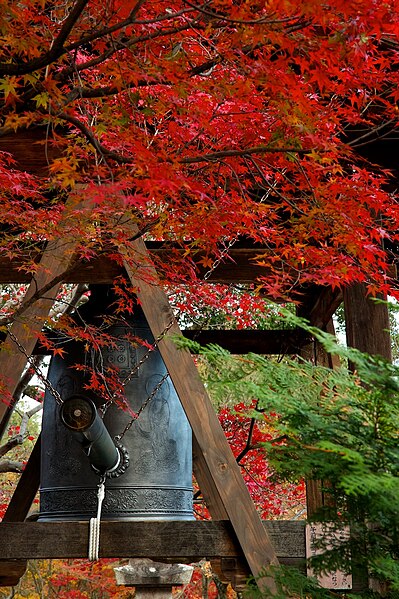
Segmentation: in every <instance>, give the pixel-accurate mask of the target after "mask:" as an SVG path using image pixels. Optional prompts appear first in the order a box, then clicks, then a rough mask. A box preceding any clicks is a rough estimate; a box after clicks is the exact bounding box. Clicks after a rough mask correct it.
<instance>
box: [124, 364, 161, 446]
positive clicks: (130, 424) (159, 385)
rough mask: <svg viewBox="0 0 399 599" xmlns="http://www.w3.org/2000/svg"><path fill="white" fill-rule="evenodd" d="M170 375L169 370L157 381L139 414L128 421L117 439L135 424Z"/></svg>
mask: <svg viewBox="0 0 399 599" xmlns="http://www.w3.org/2000/svg"><path fill="white" fill-rule="evenodd" d="M168 376H169V372H167V373H166V374H164V375H163V377H162V378H161V380H160V381H159V383H157V384H156V385H155V387H154V389H153V390H152V391H151V393H150V395H149V396H148V397H147V399H146V400H145V401H144V403H143V404H142V405H141V406H140V409H139V411H138V412H137V414H135V416H134V418H132V419H131V420H130V422H128V423H127V425H126V426H125V428H124V429H123V431H122V432H121V433H120V434H119V435H116V437H115V439H116V440H117V441H120V440H121V439H122V437H124V435H125V434H126V433H127V432H128V430H130V428H131V427H132V426H133V423H134V422H136V420H137V419H138V418H139V416H140V414H141V413H142V412H143V410H145V408H146V407H147V406H148V404H149V403H150V401H151V400H152V399H153V398H154V397H155V395H156V394H157V393H158V391H159V389H160V388H161V387H162V385H163V384H164V382H165V381H166V379H167V378H168Z"/></svg>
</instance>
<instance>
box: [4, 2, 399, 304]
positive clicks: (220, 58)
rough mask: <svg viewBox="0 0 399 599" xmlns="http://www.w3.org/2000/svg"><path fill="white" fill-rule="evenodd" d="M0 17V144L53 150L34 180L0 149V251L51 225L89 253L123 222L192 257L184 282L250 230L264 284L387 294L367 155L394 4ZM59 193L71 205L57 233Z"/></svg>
mask: <svg viewBox="0 0 399 599" xmlns="http://www.w3.org/2000/svg"><path fill="white" fill-rule="evenodd" d="M0 11H1V13H0V14H1V37H2V44H1V49H0V90H1V94H2V96H3V100H4V104H3V108H2V111H1V112H2V128H1V133H2V134H3V135H5V136H6V137H4V138H3V145H2V146H1V147H3V148H5V149H7V150H11V153H12V151H13V147H14V146H15V144H14V142H15V139H17V137H18V135H19V134H20V132H21V131H22V130H23V129H24V128H28V133H29V132H34V133H35V135H36V136H38V138H39V139H41V142H39V144H38V145H36V146H34V148H33V150H34V152H37V153H39V152H40V151H44V150H45V151H46V157H47V158H48V169H47V171H46V174H45V176H44V175H43V173H41V177H40V178H39V179H38V178H37V177H36V176H34V175H33V174H31V175H28V174H26V173H24V172H20V170H18V163H17V164H15V163H13V161H12V158H11V156H10V155H9V154H7V153H1V155H0V181H1V196H0V202H1V204H0V219H1V225H2V229H3V238H2V243H1V247H2V251H3V252H7V253H8V254H9V255H11V256H15V255H16V253H17V251H18V250H19V249H20V244H21V240H24V241H25V242H26V243H29V244H37V243H39V242H42V241H43V239H51V238H53V237H56V236H59V235H60V229H61V228H62V235H63V236H64V237H65V238H74V239H75V240H77V241H78V242H79V247H80V252H81V255H82V256H83V257H85V258H86V259H91V258H92V257H93V256H94V255H96V254H97V253H98V252H104V251H107V252H110V251H115V249H116V250H117V249H118V247H120V246H121V244H123V245H124V246H125V247H126V246H127V247H129V237H130V236H131V235H130V234H129V232H128V230H127V227H126V226H125V223H126V220H125V218H124V217H128V218H129V219H132V220H133V221H134V222H136V223H138V225H139V229H140V231H141V232H146V235H147V236H150V237H151V238H156V239H162V240H165V242H174V243H175V242H177V243H178V244H180V245H181V246H183V248H184V250H185V258H184V260H185V262H186V266H184V265H183V263H182V260H180V262H178V264H177V266H176V263H175V262H174V263H173V267H172V266H170V264H169V262H168V263H166V264H163V265H162V268H163V271H164V273H165V276H166V277H169V278H170V279H172V280H176V268H177V270H178V272H179V278H181V277H183V275H184V274H185V275H186V276H187V277H188V279H190V278H192V277H195V270H193V269H192V268H191V262H190V259H191V258H192V257H193V256H194V255H195V252H196V251H197V250H199V249H202V250H205V253H206V256H207V258H206V260H208V263H209V264H211V263H212V261H213V259H214V257H217V256H220V253H221V252H223V251H225V253H226V254H228V247H230V246H229V244H231V243H232V242H234V240H236V239H238V238H242V237H244V238H245V239H247V240H249V241H254V242H260V243H261V244H262V245H263V246H264V251H262V252H261V255H260V257H259V261H260V263H261V264H264V266H265V277H264V279H263V281H262V284H263V285H264V287H265V288H266V289H267V291H268V293H269V294H270V295H272V296H280V295H281V294H282V293H284V292H286V291H287V290H289V289H290V288H291V287H292V285H293V284H296V283H298V282H299V283H302V282H308V281H312V282H317V283H319V284H328V285H332V286H338V285H341V284H345V283H348V282H351V281H364V282H367V284H368V285H369V289H370V291H371V292H376V291H385V292H386V291H389V292H395V289H394V288H395V283H394V282H393V281H392V280H390V278H389V272H390V271H389V261H390V256H389V255H387V253H386V251H385V249H384V245H386V243H387V242H389V244H390V247H392V246H394V245H395V243H396V241H397V230H398V215H399V210H398V205H397V200H396V198H395V196H394V194H393V193H391V190H392V188H393V186H392V184H391V183H390V182H391V179H390V176H389V174H388V173H387V172H384V171H383V170H381V168H379V167H377V166H376V165H375V164H371V163H370V162H368V161H367V160H366V159H365V158H364V157H362V156H361V155H360V150H361V149H363V148H364V147H366V150H367V148H368V145H367V144H368V142H371V141H373V140H375V139H376V138H377V137H386V136H388V137H389V135H392V134H393V136H394V135H395V133H394V132H395V130H396V127H397V117H398V112H397V100H398V96H399V92H398V69H397V62H398V44H397V41H396V40H397V34H398V28H399V10H398V6H397V1H396V0H388V1H387V2H383V3H379V2H374V1H372V0H367V1H365V2H347V1H344V0H331V1H330V2H329V3H328V4H326V3H325V2H320V1H314V0H308V1H305V2H303V1H302V0H301V1H299V0H287V1H284V2H281V1H279V0H271V1H270V2H246V1H243V0H242V1H241V0H239V1H238V2H237V1H234V2H233V1H232V0H212V1H211V2H206V3H198V4H197V3H196V2H192V1H191V0H172V2H170V1H169V0H168V2H165V1H164V0H157V1H153V2H148V1H145V0H134V1H130V0H124V1H123V2H121V1H119V0H111V1H110V2H105V3H104V2H102V1H100V0H76V1H74V2H73V1H72V0H68V1H67V2H66V3H62V5H57V4H56V5H54V4H47V3H44V2H42V1H41V0H24V1H23V2H19V1H18V2H17V1H11V2H10V1H9V0H7V1H6V0H2V1H1V3H0ZM13 136H14V137H13ZM0 139H1V138H0ZM4 140H6V141H4ZM13 140H14V142H13ZM40 143H41V144H42V145H40ZM13 144H14V145H13ZM365 144H366V145H365ZM43 146H44V148H43ZM30 149H31V150H32V148H30ZM25 150H26V151H28V148H25ZM367 151H368V150H367ZM367 151H366V158H367ZM369 157H370V156H369ZM15 158H18V157H17V156H16V154H15ZM385 165H386V164H385V163H383V164H382V166H385ZM19 168H21V163H20V165H19ZM82 190H83V191H82ZM64 192H68V193H69V194H71V193H72V194H74V195H75V196H76V198H77V200H78V201H81V203H80V204H79V205H76V207H75V209H74V210H73V212H72V218H69V219H68V222H67V223H65V222H63V224H62V227H61V225H60V219H61V218H62V213H63V206H64V196H65V194H64ZM123 216H124V217H123ZM25 246H26V244H25ZM226 247H227V251H226ZM223 255H225V254H223ZM26 268H28V269H29V268H30V269H32V268H33V266H32V264H31V263H28V264H27V265H26Z"/></svg>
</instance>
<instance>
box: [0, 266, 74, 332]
mask: <svg viewBox="0 0 399 599" xmlns="http://www.w3.org/2000/svg"><path fill="white" fill-rule="evenodd" d="M79 264H80V261H79V259H78V258H75V259H74V260H73V261H72V262H71V265H70V266H69V268H67V269H65V270H64V271H63V272H62V273H61V274H60V275H57V276H56V277H53V278H52V279H51V281H49V282H48V283H47V284H46V285H43V287H40V288H39V289H37V291H36V292H35V293H34V294H33V295H32V296H31V297H30V298H29V299H28V300H26V301H22V303H21V304H20V306H19V307H18V308H17V309H16V310H15V312H14V313H13V314H11V315H10V316H3V318H0V326H5V325H9V324H11V323H12V322H13V321H14V320H15V318H18V316H21V314H23V313H24V312H25V311H26V310H27V309H28V308H30V306H32V305H33V304H34V303H36V302H37V301H38V300H39V299H40V298H42V297H43V296H44V295H45V294H46V293H47V292H48V291H50V289H52V288H53V287H54V286H55V285H57V284H58V283H61V282H62V281H63V280H64V278H66V277H67V276H68V275H70V274H71V273H72V272H74V270H75V269H76V267H77V266H78V265H79Z"/></svg>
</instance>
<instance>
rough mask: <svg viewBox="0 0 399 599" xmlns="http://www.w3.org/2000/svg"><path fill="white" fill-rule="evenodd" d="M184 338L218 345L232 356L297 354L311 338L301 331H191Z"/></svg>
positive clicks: (202, 343)
mask: <svg viewBox="0 0 399 599" xmlns="http://www.w3.org/2000/svg"><path fill="white" fill-rule="evenodd" d="M183 335H184V337H186V338H187V339H191V340H194V341H197V342H198V343H200V344H201V345H208V344H216V345H220V347H223V348H224V349H227V350H228V351H229V352H231V353H232V354H237V355H238V354H247V353H249V352H252V353H255V354H297V353H299V352H300V350H301V348H302V347H303V346H304V345H305V344H307V343H309V341H310V337H309V335H307V334H306V333H305V332H304V331H302V330H301V329H281V330H265V331H254V330H250V329H241V330H205V329H202V330H199V331H196V330H190V329H186V330H184V331H183Z"/></svg>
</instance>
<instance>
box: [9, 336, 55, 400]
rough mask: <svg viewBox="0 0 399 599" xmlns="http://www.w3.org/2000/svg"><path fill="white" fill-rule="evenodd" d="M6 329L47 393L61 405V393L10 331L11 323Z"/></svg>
mask: <svg viewBox="0 0 399 599" xmlns="http://www.w3.org/2000/svg"><path fill="white" fill-rule="evenodd" d="M7 330H8V335H9V336H10V339H12V341H13V342H14V343H15V345H16V346H17V347H18V349H19V350H20V351H21V352H22V353H23V354H24V356H25V358H26V359H27V361H28V363H29V365H30V367H31V368H33V370H34V371H35V374H36V376H37V378H38V379H39V380H40V381H41V382H42V383H43V385H44V386H45V387H46V389H47V390H48V391H49V393H51V395H52V396H53V397H54V399H55V401H56V402H57V403H58V404H59V405H62V404H63V403H64V402H63V399H62V397H61V395H60V394H59V392H58V391H57V389H55V388H54V387H53V385H52V384H51V382H50V381H49V380H48V378H47V377H45V376H44V375H43V374H42V373H41V371H40V369H39V368H38V367H37V366H36V364H35V363H34V361H33V360H32V357H31V355H30V354H29V353H28V352H27V351H26V349H25V348H24V346H23V345H22V343H21V342H20V341H19V339H18V338H17V337H16V336H15V335H14V333H13V332H12V331H11V325H9V326H8V327H7Z"/></svg>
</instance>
